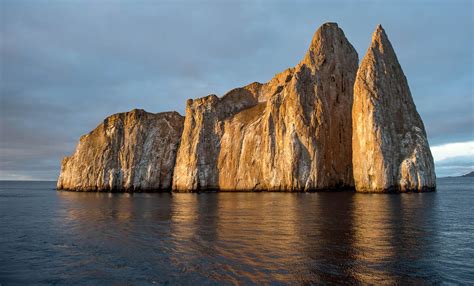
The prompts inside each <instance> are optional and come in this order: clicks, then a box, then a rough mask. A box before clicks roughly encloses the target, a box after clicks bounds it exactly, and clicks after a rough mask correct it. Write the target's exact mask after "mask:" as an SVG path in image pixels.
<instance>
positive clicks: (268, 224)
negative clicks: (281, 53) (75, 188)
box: [0, 185, 474, 284]
mask: <svg viewBox="0 0 474 286" xmlns="http://www.w3.org/2000/svg"><path fill="white" fill-rule="evenodd" d="M469 186H472V185H469ZM460 189H461V190H463V188H462V187H461V188H460ZM2 190H3V189H2ZM27 190H28V189H27V188H25V192H24V194H26V193H28V191H27ZM466 190H467V191H469V187H466ZM11 192H16V191H11ZM35 192H37V191H36V190H35V191H30V194H37V193H35ZM40 194H41V196H39V197H37V196H34V195H32V196H31V197H30V198H29V197H28V196H27V197H15V196H10V197H8V196H6V197H2V195H4V193H3V192H2V195H0V202H1V203H2V211H1V212H0V214H1V215H2V216H1V218H2V221H1V227H2V231H3V230H5V236H4V237H3V238H2V240H1V241H0V243H2V245H3V246H0V247H1V248H0V250H2V253H3V255H2V258H0V263H1V264H0V265H3V266H4V267H3V269H4V270H0V282H2V281H6V282H19V283H46V284H53V283H59V284H70V283H79V284H96V283H104V282H107V283H109V284H114V283H123V282H129V283H132V284H134V283H145V284H147V283H150V284H151V283H172V284H173V283H180V284H182V283H186V284H188V283H197V284H203V283H212V282H229V283H270V282H280V283H285V284H286V283H298V284H308V283H317V282H322V281H325V282H333V283H348V284H355V283H363V284H407V283H408V284H413V283H427V282H428V283H438V282H442V281H445V282H458V283H468V282H472V279H473V272H472V270H471V269H472V266H474V263H473V261H472V255H473V254H474V253H473V249H472V244H470V243H472V239H473V234H472V230H473V227H472V224H471V223H470V222H463V220H464V219H468V220H471V221H472V214H470V211H469V208H470V204H466V202H468V201H470V202H471V203H472V202H473V196H472V194H470V193H462V192H461V191H459V194H464V196H465V198H464V199H459V198H458V197H455V198H450V197H449V196H448V195H447V194H446V193H443V190H440V191H439V192H437V193H428V194H403V195H380V194H373V195H370V194H355V193H351V192H337V193H301V194H294V193H203V194H169V193H163V194H107V193H104V194H103V193H74V192H52V191H49V190H47V191H44V192H42V193H40ZM28 198H29V200H30V201H28ZM7 200H9V203H8V204H7V203H6V202H7ZM446 202H447V203H446ZM463 202H464V204H465V206H464V208H465V209H464V211H463ZM45 203H46V204H45ZM15 204H16V207H15ZM453 204H455V205H457V206H458V208H460V209H457V211H458V212H459V213H458V214H457V217H456V216H454V217H450V216H447V215H446V212H448V213H449V214H452V212H453V210H452V211H451V212H449V206H451V205H453ZM20 206H21V207H29V211H28V212H20V210H21V207H20ZM12 214H15V215H16V216H19V217H20V218H21V219H22V222H21V224H20V223H19V222H18V221H14V220H11V218H12V217H13V216H12ZM6 217H8V218H10V220H6V219H5V218H6ZM453 219H455V221H456V222H457V224H463V223H464V224H463V225H461V226H460V225H456V223H455V222H453ZM14 225H16V226H17V228H16V229H15V228H13V227H12V226H14ZM450 227H454V229H453V230H454V233H453V232H452V231H450ZM462 230H464V232H459V231H462ZM456 231H457V232H456ZM456 235H458V236H456ZM450 248H451V249H450ZM446 249H450V251H446ZM458 249H461V251H458ZM7 258H8V260H7ZM456 259H457V260H456ZM25 265H28V267H25ZM449 267H451V268H449ZM40 269H41V270H42V271H39V270H40ZM445 271H447V272H448V273H449V274H446V273H445Z"/></svg>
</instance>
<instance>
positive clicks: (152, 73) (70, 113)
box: [0, 0, 474, 179]
mask: <svg viewBox="0 0 474 286" xmlns="http://www.w3.org/2000/svg"><path fill="white" fill-rule="evenodd" d="M0 5H1V9H0V37H1V39H2V40H1V41H0V69H1V70H0V95H1V98H0V159H1V163H0V179H2V178H12V177H18V178H27V177H28V178H33V179H56V178H57V176H58V173H59V164H60V160H61V158H62V157H63V156H65V155H69V154H70V153H72V151H73V150H74V147H75V145H76V144H77V141H78V139H79V137H80V136H81V135H82V134H85V133H87V132H89V131H90V130H92V129H93V128H95V127H96V126H97V125H98V124H99V123H100V122H101V121H102V120H103V119H104V118H105V117H107V116H108V115H111V114H113V113H117V112H123V111H128V110H131V109H133V108H143V109H145V110H147V111H150V112H161V111H168V110H176V111H178V112H180V113H181V114H183V112H184V107H185V101H186V99H188V98H196V97H202V96H205V95H207V94H210V93H215V94H217V95H222V94H224V93H225V92H227V91H228V90H230V89H232V88H235V87H238V86H242V85H245V84H248V83H250V82H253V81H260V82H265V81H267V80H269V79H270V78H271V77H272V76H273V75H274V74H276V73H278V72H280V71H282V70H284V69H286V68H288V67H291V66H294V65H295V64H296V63H298V61H299V60H300V59H301V58H302V57H303V56H304V54H305V52H306V49H307V47H308V45H309V43H310V41H311V37H312V36H313V33H314V31H315V30H316V28H317V27H319V26H320V25H321V24H322V23H324V22H326V21H332V22H337V23H339V25H340V27H341V28H342V29H343V30H344V31H345V34H346V36H347V37H348V39H349V41H351V43H352V44H353V45H354V47H355V48H356V49H357V51H358V53H359V58H360V59H361V58H362V57H363V55H364V53H365V51H366V49H367V47H368V46H369V42H370V37H371V33H372V32H373V30H374V29H375V26H376V24H378V23H382V24H383V25H384V27H385V29H386V31H387V33H388V35H389V37H390V39H391V41H392V44H393V46H394V48H395V50H396V52H397V55H398V58H399V60H400V63H401V65H402V67H403V68H404V71H405V73H406V75H407V78H408V80H409V84H410V87H411V90H412V94H413V97H414V100H415V103H416V104H417V108H418V111H419V112H420V114H421V116H422V118H423V120H424V122H425V125H426V129H427V133H428V136H429V140H430V143H431V144H432V145H440V144H446V143H450V142H465V141H472V140H474V134H473V132H474V131H473V129H472V126H474V99H473V62H472V58H473V57H472V50H473V42H472V38H473V26H474V25H473V17H472V8H473V3H472V2H471V1H449V2H448V1H445V2H432V3H430V5H426V3H412V2H405V3H399V2H398V1H384V3H379V2H377V1H366V2H361V3H360V2H357V3H354V2H352V1H346V2H344V1H342V2H340V1H338V2H337V3H333V2H329V1H328V2H320V1H318V2H313V1H299V2H298V5H294V2H293V1H271V2H270V1H254V2H250V1H243V2H234V1H231V2H228V1H210V0H209V1H198V2H193V1H177V2H167V1H165V2H159V1H89V0H85V1H23V0H15V1H12V0H5V1H1V4H0ZM453 23H456V26H457V27H462V29H461V28H455V27H453Z"/></svg>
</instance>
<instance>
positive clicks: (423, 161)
mask: <svg viewBox="0 0 474 286" xmlns="http://www.w3.org/2000/svg"><path fill="white" fill-rule="evenodd" d="M352 129H353V130H352V132H353V135H352V152H353V157H352V158H353V159H352V162H353V168H354V180H355V185H356V189H357V190H358V191H367V192H383V191H402V192H404V191H424V190H429V189H434V188H435V186H436V181H435V180H436V177H435V173H434V164H433V157H432V155H431V151H430V148H429V145H428V140H427V138H426V132H425V128H424V125H423V122H422V120H421V118H420V115H419V114H418V112H417V111H416V107H415V104H414V102H413V98H412V96H411V93H410V89H409V87H408V83H407V80H406V78H405V75H404V74H403V71H402V68H401V66H400V64H399V62H398V60H397V56H396V55H395V52H394V50H393V47H392V45H391V44H390V41H389V40H388V37H387V35H386V34H385V31H384V29H383V28H382V26H381V25H378V26H377V29H376V30H375V32H374V34H373V35H372V43H371V45H370V47H369V49H368V50H367V53H366V55H365V57H364V59H363V60H362V63H361V65H360V67H359V70H358V72H357V76H356V81H355V84H354V104H353V107H352Z"/></svg>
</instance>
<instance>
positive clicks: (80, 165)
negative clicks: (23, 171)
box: [57, 109, 184, 191]
mask: <svg viewBox="0 0 474 286" xmlns="http://www.w3.org/2000/svg"><path fill="white" fill-rule="evenodd" d="M183 121H184V118H183V117H182V116H181V115H179V114H178V113H177V112H165V113H157V114H153V113H148V112H145V111H143V110H137V109H135V110H132V111H131V112H125V113H119V114H114V115H112V116H110V117H108V118H106V119H105V120H104V122H103V123H102V124H100V125H99V126H97V128H96V129H94V130H93V131H92V132H90V133H89V134H87V135H84V136H82V137H81V139H80V142H79V144H78V146H77V148H76V151H75V152H74V154H73V155H72V156H71V157H65V158H64V159H63V162H62V165H61V174H60V176H59V179H58V183H57V187H58V189H65V190H77V191H89V190H92V191H94V190H96V191H115V190H120V191H151V190H159V189H170V188H171V182H172V179H171V178H172V170H173V167H174V163H175V159H176V150H177V148H178V145H179V140H180V136H181V132H182V128H183Z"/></svg>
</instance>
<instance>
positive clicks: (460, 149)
mask: <svg viewBox="0 0 474 286" xmlns="http://www.w3.org/2000/svg"><path fill="white" fill-rule="evenodd" d="M431 153H432V154H433V159H434V160H435V162H438V161H443V160H446V159H450V158H456V157H460V156H474V141H468V142H457V143H449V144H443V145H438V146H433V147H431Z"/></svg>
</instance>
